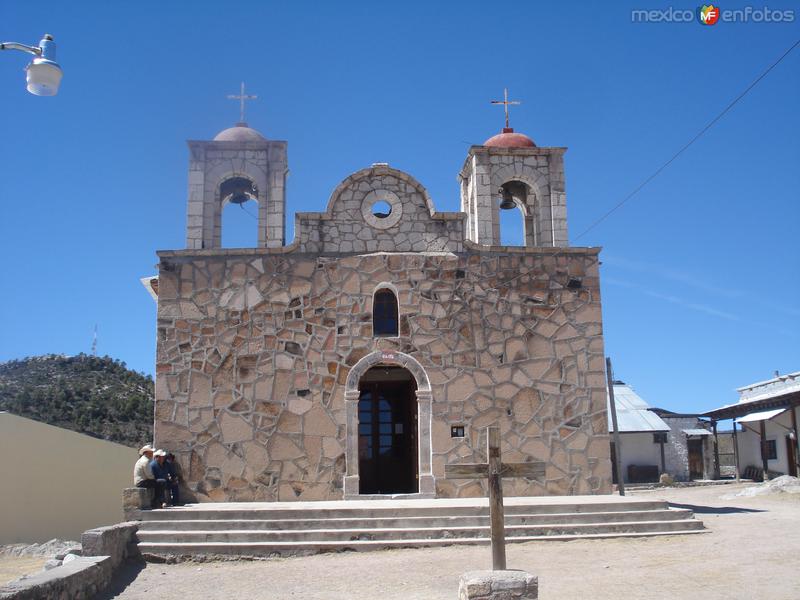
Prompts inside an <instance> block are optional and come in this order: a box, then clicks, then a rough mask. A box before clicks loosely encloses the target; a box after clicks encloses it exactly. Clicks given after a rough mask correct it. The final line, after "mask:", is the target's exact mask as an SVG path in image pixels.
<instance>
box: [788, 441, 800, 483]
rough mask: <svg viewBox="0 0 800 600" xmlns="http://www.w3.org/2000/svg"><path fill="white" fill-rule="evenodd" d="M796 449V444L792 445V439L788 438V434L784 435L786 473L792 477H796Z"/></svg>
mask: <svg viewBox="0 0 800 600" xmlns="http://www.w3.org/2000/svg"><path fill="white" fill-rule="evenodd" d="M796 451H797V448H796V446H795V445H794V440H793V439H792V438H790V437H789V436H788V435H787V436H786V458H787V459H788V461H789V472H788V473H787V475H791V476H792V477H797V476H798V475H797V461H796V458H797V457H796V454H795V452H796Z"/></svg>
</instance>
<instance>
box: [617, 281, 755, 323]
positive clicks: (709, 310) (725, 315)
mask: <svg viewBox="0 0 800 600" xmlns="http://www.w3.org/2000/svg"><path fill="white" fill-rule="evenodd" d="M603 282H605V283H608V284H611V285H616V286H620V287H625V288H628V289H632V290H636V291H638V292H641V293H643V294H646V295H647V296H651V297H653V298H658V299H659V300H665V301H666V302H670V303H672V304H677V305H678V306H682V307H684V308H688V309H690V310H694V311H697V312H701V313H705V314H707V315H711V316H714V317H719V318H721V319H727V320H728V321H741V320H742V319H741V318H739V317H738V316H736V315H734V314H732V313H729V312H725V311H723V310H718V309H716V308H714V307H713V306H708V305H707V304H699V303H697V302H691V301H689V300H684V299H683V298H679V297H678V296H672V295H670V294H662V293H660V292H656V291H655V290H651V289H648V288H646V287H644V286H641V285H639V284H637V283H633V282H631V281H625V280H623V279H615V278H613V277H604V278H603Z"/></svg>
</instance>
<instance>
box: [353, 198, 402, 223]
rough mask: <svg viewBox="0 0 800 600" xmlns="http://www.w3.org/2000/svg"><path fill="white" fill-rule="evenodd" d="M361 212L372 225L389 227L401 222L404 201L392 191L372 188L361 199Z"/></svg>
mask: <svg viewBox="0 0 800 600" xmlns="http://www.w3.org/2000/svg"><path fill="white" fill-rule="evenodd" d="M361 214H362V215H363V216H364V220H365V221H366V222H367V223H368V224H369V225H370V226H371V227H375V228H376V229H389V228H390V227H394V226H395V225H397V224H398V223H399V222H400V218H401V217H402V216H403V203H402V202H400V198H398V197H397V194H395V193H394V192H392V191H389V190H372V191H371V192H369V193H368V194H366V195H365V196H364V199H363V200H362V201H361Z"/></svg>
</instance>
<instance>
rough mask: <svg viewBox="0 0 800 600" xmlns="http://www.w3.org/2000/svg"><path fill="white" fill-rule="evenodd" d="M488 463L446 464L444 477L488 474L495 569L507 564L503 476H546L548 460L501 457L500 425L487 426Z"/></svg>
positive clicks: (501, 568)
mask: <svg viewBox="0 0 800 600" xmlns="http://www.w3.org/2000/svg"><path fill="white" fill-rule="evenodd" d="M486 454H487V456H488V459H489V461H488V462H485V463H462V464H455V465H445V466H444V476H445V479H469V478H472V477H488V478H489V520H490V521H491V526H492V569H494V570H495V571H504V570H505V568H506V539H505V526H504V520H505V515H504V510H503V484H502V481H501V480H502V478H503V477H527V478H528V479H533V478H535V477H544V472H545V463H543V462H524V463H504V462H502V461H501V460H500V428H499V427H488V428H487V429H486Z"/></svg>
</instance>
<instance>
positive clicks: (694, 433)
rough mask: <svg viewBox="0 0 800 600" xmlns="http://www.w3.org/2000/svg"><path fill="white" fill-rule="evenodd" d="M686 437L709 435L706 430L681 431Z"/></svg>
mask: <svg viewBox="0 0 800 600" xmlns="http://www.w3.org/2000/svg"><path fill="white" fill-rule="evenodd" d="M681 431H683V433H685V434H686V435H711V432H710V431H709V430H708V429H681Z"/></svg>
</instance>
